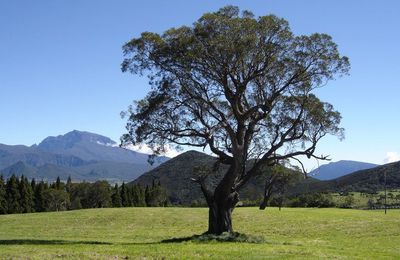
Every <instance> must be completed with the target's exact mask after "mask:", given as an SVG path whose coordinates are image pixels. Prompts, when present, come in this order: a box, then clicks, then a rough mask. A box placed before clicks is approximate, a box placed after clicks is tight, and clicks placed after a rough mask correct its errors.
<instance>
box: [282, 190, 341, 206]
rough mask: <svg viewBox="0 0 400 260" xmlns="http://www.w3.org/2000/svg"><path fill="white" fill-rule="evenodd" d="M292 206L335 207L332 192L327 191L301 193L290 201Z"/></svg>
mask: <svg viewBox="0 0 400 260" xmlns="http://www.w3.org/2000/svg"><path fill="white" fill-rule="evenodd" d="M288 204H289V205H290V206H292V207H312V208H329V207H334V206H335V203H334V202H333V199H332V195H331V194H325V193H308V194H302V195H299V196H297V197H295V198H293V199H292V200H290V201H289V203H288Z"/></svg>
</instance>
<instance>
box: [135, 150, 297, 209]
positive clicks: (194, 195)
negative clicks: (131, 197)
mask: <svg viewBox="0 0 400 260" xmlns="http://www.w3.org/2000/svg"><path fill="white" fill-rule="evenodd" d="M215 160H216V158H215V157H212V156H209V155H207V154H204V153H201V152H197V151H188V152H185V153H183V154H181V155H179V156H177V157H175V158H172V159H170V160H169V161H167V162H165V163H163V164H161V165H160V166H158V167H156V168H155V169H153V170H151V171H149V172H147V173H145V174H143V175H142V176H140V177H139V178H137V179H136V180H135V181H133V182H132V183H134V184H140V185H142V186H145V185H151V183H152V182H153V180H158V181H160V183H161V186H162V187H163V188H165V189H166V191H167V194H168V196H169V200H170V202H171V203H172V204H175V205H198V204H202V205H204V204H205V200H204V198H203V194H202V192H201V190H200V186H199V184H197V183H195V182H193V181H192V178H195V177H196V167H199V166H209V167H210V166H212V165H213V163H214V162H215ZM226 169H227V168H226V167H223V166H221V168H220V170H219V171H218V172H217V174H216V175H210V176H209V177H208V178H207V179H206V184H207V185H208V186H209V187H215V185H216V183H217V182H218V180H219V179H220V178H221V177H222V174H223V173H224V172H225V170H226ZM270 174H271V172H270V170H266V171H265V172H264V173H263V174H262V175H260V176H256V177H255V178H253V179H251V180H250V181H249V182H248V183H247V185H246V186H244V187H243V189H242V190H241V191H240V192H239V194H240V199H241V201H259V200H261V198H262V194H263V190H264V184H265V178H266V176H268V175H270ZM293 174H294V175H296V177H297V178H298V179H301V178H302V174H301V173H299V172H294V171H293ZM132 183H131V184H132Z"/></svg>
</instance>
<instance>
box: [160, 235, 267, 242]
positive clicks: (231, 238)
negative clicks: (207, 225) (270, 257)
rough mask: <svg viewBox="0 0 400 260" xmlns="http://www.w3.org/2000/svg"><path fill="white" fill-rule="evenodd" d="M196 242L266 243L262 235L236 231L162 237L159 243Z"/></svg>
mask: <svg viewBox="0 0 400 260" xmlns="http://www.w3.org/2000/svg"><path fill="white" fill-rule="evenodd" d="M188 241H192V242H198V243H207V242H216V241H218V242H236V243H252V244H262V243H266V241H265V240H264V238H263V237H260V236H253V235H246V234H241V233H238V232H234V233H228V232H225V233H222V234H221V235H213V234H207V233H204V234H201V235H193V236H190V237H177V238H170V239H164V240H162V241H161V243H182V242H188Z"/></svg>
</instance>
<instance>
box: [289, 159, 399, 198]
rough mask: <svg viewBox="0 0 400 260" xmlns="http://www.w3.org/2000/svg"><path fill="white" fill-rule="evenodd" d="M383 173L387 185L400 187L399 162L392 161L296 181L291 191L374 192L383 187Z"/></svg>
mask: <svg viewBox="0 0 400 260" xmlns="http://www.w3.org/2000/svg"><path fill="white" fill-rule="evenodd" d="M385 173H386V184H387V187H388V188H400V162H394V163H389V164H385V165H381V166H377V167H375V168H371V169H367V170H361V171H356V172H353V173H351V174H347V175H344V176H342V177H339V178H336V179H333V180H327V181H315V180H314V181H310V180H305V181H303V182H301V183H298V184H297V185H296V187H295V188H294V189H293V190H292V192H293V193H306V192H341V191H359V192H375V191H379V190H383V189H384V176H385Z"/></svg>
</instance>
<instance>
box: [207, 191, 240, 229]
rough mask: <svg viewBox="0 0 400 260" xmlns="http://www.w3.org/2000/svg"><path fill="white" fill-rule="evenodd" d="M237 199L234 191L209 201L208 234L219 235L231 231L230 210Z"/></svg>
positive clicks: (231, 210)
mask: <svg viewBox="0 0 400 260" xmlns="http://www.w3.org/2000/svg"><path fill="white" fill-rule="evenodd" d="M238 201H239V198H238V194H237V193H236V192H234V193H231V194H230V195H229V196H228V197H227V198H224V199H214V200H213V201H212V202H211V203H209V205H208V207H209V212H208V231H207V233H208V234H213V235H220V234H222V233H224V232H229V233H233V226H232V212H233V210H234V208H235V206H236V203H237V202H238Z"/></svg>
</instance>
